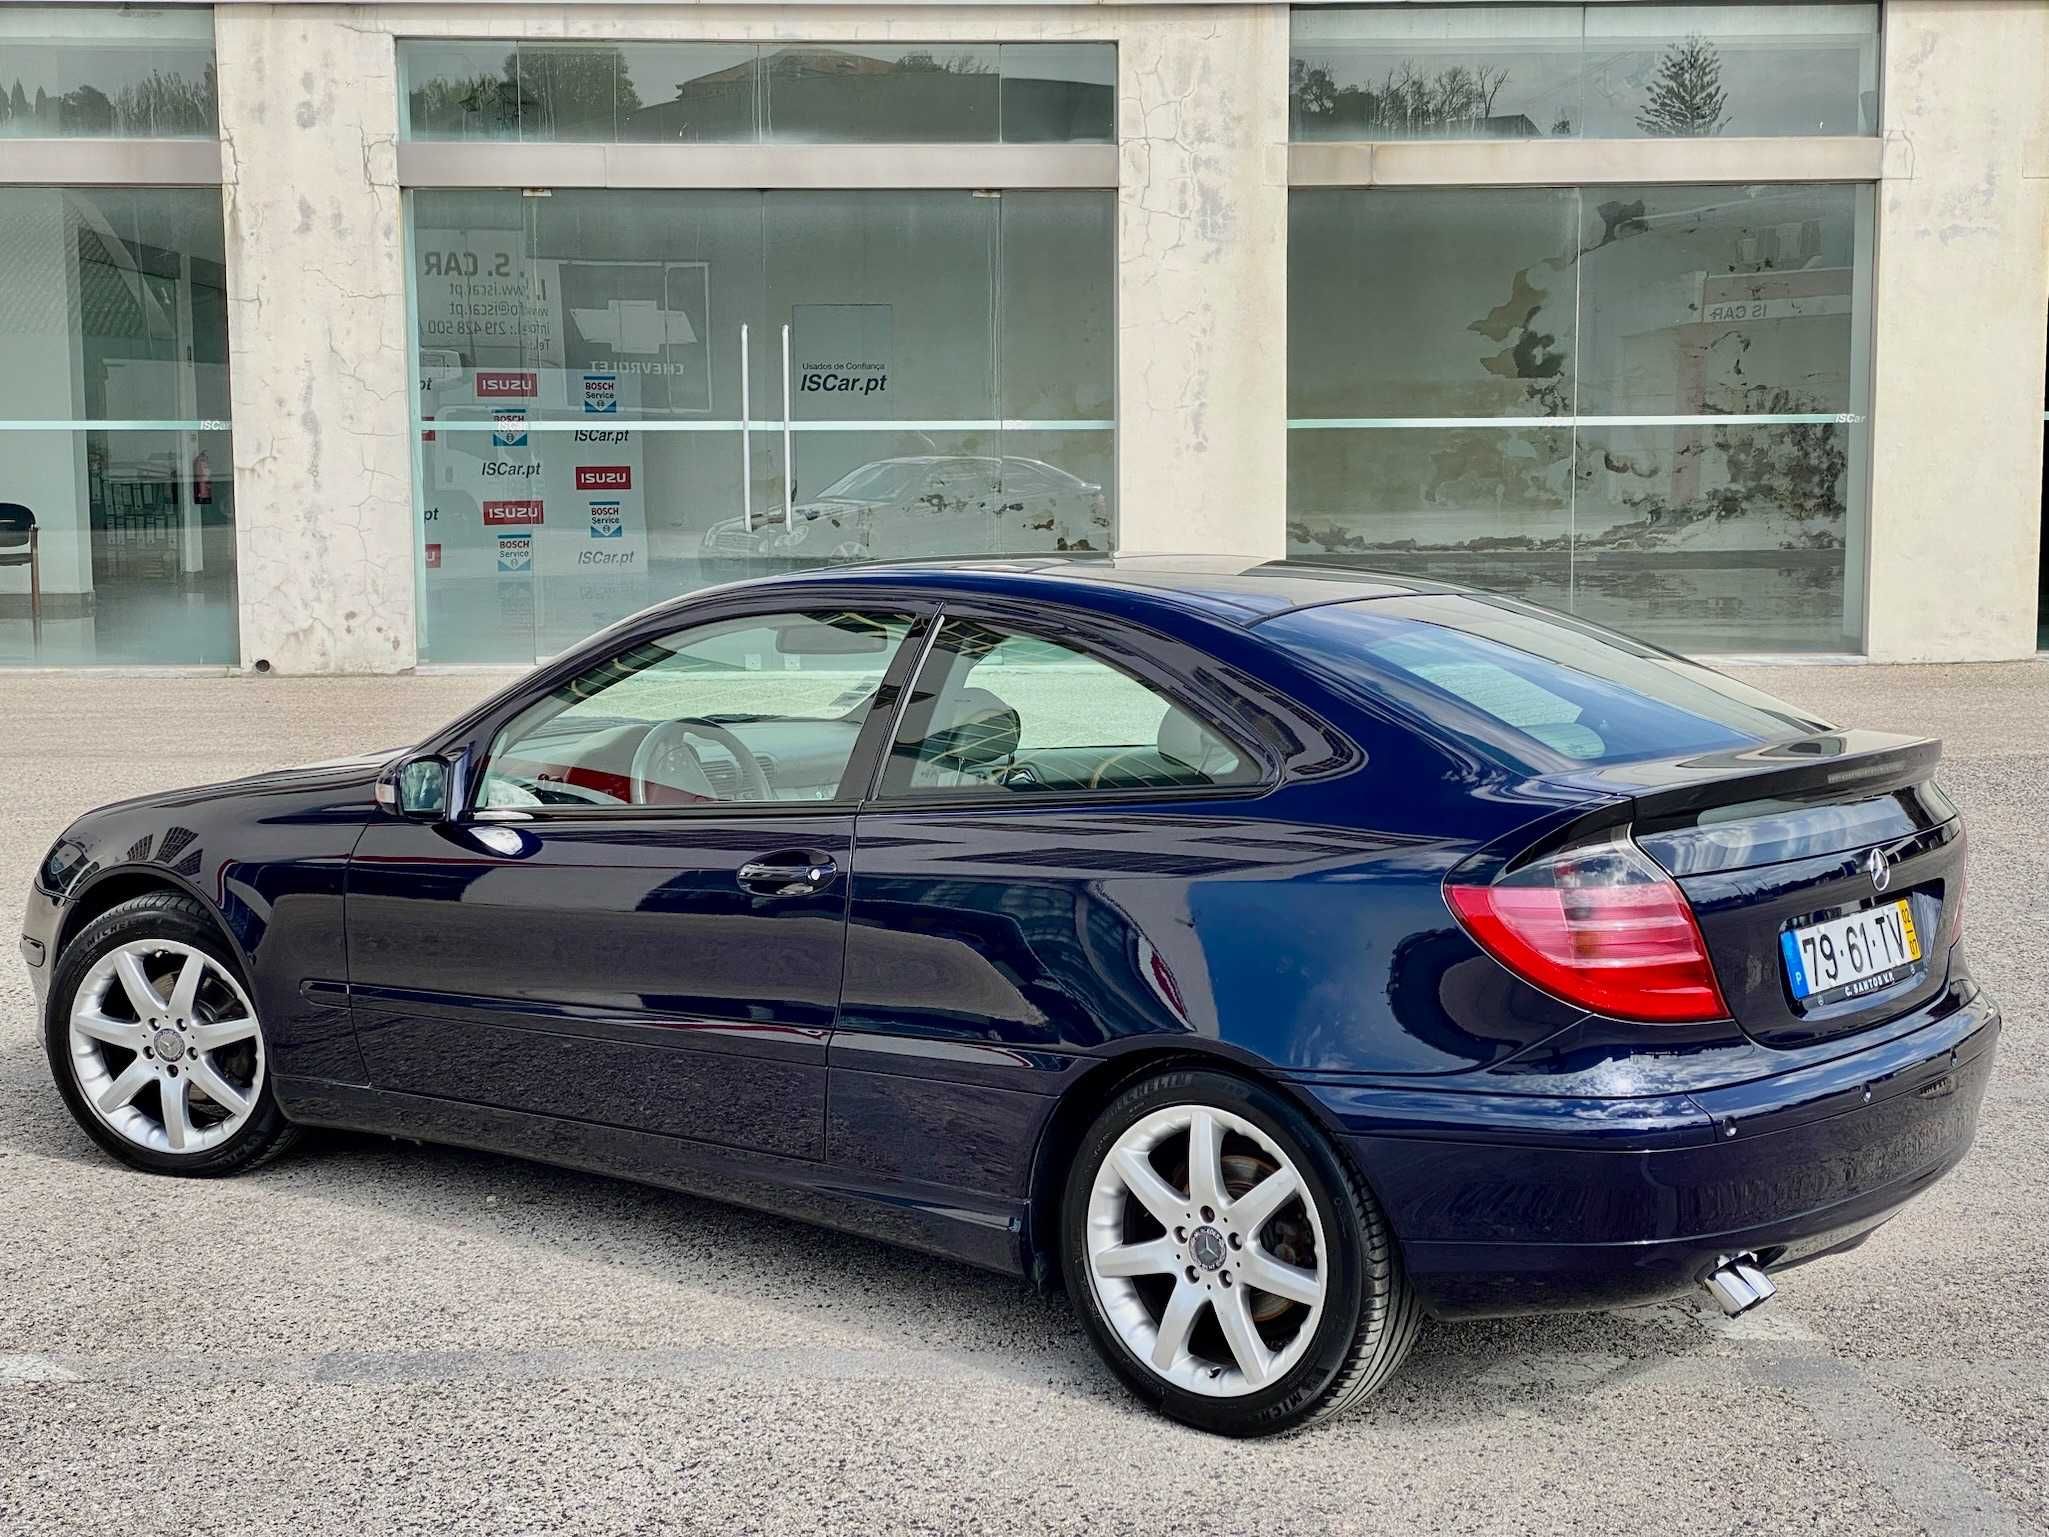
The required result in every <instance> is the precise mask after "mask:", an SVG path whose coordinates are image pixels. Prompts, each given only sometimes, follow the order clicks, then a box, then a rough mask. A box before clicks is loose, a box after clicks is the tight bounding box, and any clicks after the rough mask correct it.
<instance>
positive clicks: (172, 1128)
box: [44, 892, 289, 1174]
mask: <svg viewBox="0 0 2049 1537" xmlns="http://www.w3.org/2000/svg"><path fill="white" fill-rule="evenodd" d="M44 1042H45V1046H46V1047H47V1049H48V1052H49V1056H50V1064H51V1067H52V1068H53V1069H54V1070H55V1073H56V1077H57V1083H58V1087H59V1089H60V1090H61V1091H62V1093H63V1095H64V1099H65V1103H66V1104H67V1105H68V1106H69V1107H70V1109H71V1113H72V1115H73V1116H74V1117H75V1118H76V1119H77V1121H78V1123H79V1125H80V1126H82V1127H84V1128H85V1130H86V1132H87V1133H88V1134H90V1135H91V1136H92V1138H93V1140H94V1141H96V1142H98V1143H99V1144H100V1146H101V1147H103V1148H105V1149H106V1150H107V1151H108V1152H110V1153H113V1154H114V1155H115V1156H116V1157H118V1158H120V1159H122V1160H123V1161H124V1162H126V1163H130V1164H133V1165H135V1166H136V1167H138V1168H144V1169H150V1170H154V1171H157V1172H161V1173H190V1174H224V1173H229V1172H232V1171H234V1170H237V1169H242V1168H246V1167H248V1166H249V1165H250V1164H252V1163H254V1162H256V1161H257V1160H258V1159H260V1158H262V1157H264V1156H266V1155H267V1154H269V1153H271V1152H273V1151H276V1150H277V1149H278V1148H280V1147H281V1146H282V1145H283V1143H284V1140H285V1137H286V1134H287V1133H288V1131H289V1128H288V1127H287V1126H286V1124H285V1122H284V1118H283V1116H282V1115H280V1114H279V1112H278V1109H277V1104H276V1101H275V1099H274V1098H273V1097H272V1095H271V1092H270V1084H269V1079H268V1075H267V1073H266V1064H265V1056H264V1047H263V1033H262V1030H261V1029H260V1028H259V1026H258V1023H257V1018H256V1010H255V1008H254V1006H253V1005H252V1004H251V1003H250V1001H249V994H248V992H247V990H246V989H245V988H244V987H243V985H242V980H241V978H240V976H239V975H238V973H237V970H236V967H235V963H234V960H233V958H232V956H231V955H230V953H229V952H228V950H227V948H226V946H225V945H223V944H222V942H221V940H220V938H219V936H218V934H217V933H216V932H215V931H214V929H213V926H212V924H211V922H210V920H209V919H208V917H207V915H206V911H205V909H204V908H202V907H201V906H200V905H199V904H198V903H197V902H196V901H194V900H193V899H192V898H190V897H186V896H182V895H177V894H173V893H170V892H159V893H154V894H152V895H149V896H145V897H137V898H135V899H133V900H131V901H128V902H124V903H122V904H121V905H120V906H118V907H115V908H112V909H110V910H109V911H107V912H105V913H103V914H101V915H100V916H99V917H98V918H96V919H94V920H93V921H92V922H91V923H89V924H87V925H86V927H85V928H84V930H83V931H82V932H81V933H80V934H79V935H78V937H77V938H76V939H74V940H73V941H72V942H71V943H70V944H68V945H67V946H66V947H65V949H64V952H63V954H62V955H61V956H60V957H59V958H58V965H57V973H56V976H55V978H54V979H53V985H52V987H51V993H50V1004H49V1013H48V1017H47V1020H46V1024H45V1035H44Z"/></svg>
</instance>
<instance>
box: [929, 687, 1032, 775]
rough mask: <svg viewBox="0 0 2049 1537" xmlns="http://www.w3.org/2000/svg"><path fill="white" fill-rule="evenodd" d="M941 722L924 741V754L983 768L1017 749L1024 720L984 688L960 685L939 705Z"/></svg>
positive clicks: (957, 764) (1013, 753)
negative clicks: (958, 688)
mask: <svg viewBox="0 0 2049 1537" xmlns="http://www.w3.org/2000/svg"><path fill="white" fill-rule="evenodd" d="M939 719H940V720H941V721H942V722H943V724H942V725H940V726H939V727H938V728H937V729H936V730H934V731H933V732H932V733H931V734H930V735H929V736H928V737H927V738H926V742H925V756H926V757H928V758H930V759H933V760H935V761H943V762H945V763H948V764H951V765H952V766H953V767H955V768H964V769H972V768H984V767H987V766H988V765H989V764H992V763H1001V762H1002V761H1003V760H1004V759H1006V758H1009V757H1012V756H1013V755H1015V754H1016V752H1017V743H1018V738H1019V737H1020V736H1022V735H1023V732H1024V723H1023V722H1022V721H1021V720H1019V719H1018V714H1017V711H1015V710H1013V709H1012V708H1011V707H1010V706H1009V705H1007V704H1005V703H1004V702H1003V701H1002V700H1001V699H1000V698H998V697H997V696H996V695H994V694H992V693H990V692H989V690H987V689H986V688H964V689H962V690H960V692H958V693H957V694H954V695H953V696H952V697H951V698H949V699H947V700H945V701H944V702H943V703H942V704H941V705H940V707H939Z"/></svg>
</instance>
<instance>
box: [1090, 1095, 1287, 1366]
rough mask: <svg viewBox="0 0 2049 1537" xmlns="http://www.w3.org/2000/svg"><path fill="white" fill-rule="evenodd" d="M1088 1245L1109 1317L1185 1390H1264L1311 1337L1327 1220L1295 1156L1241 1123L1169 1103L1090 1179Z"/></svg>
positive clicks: (1125, 1137) (1138, 1125)
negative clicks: (1299, 1169)
mask: <svg viewBox="0 0 2049 1537" xmlns="http://www.w3.org/2000/svg"><path fill="white" fill-rule="evenodd" d="M1087 1233H1088V1237H1087V1247H1088V1271H1089V1278H1090V1281H1091V1283H1092V1284H1093V1286H1094V1289H1095V1294H1096V1300H1097V1301H1098V1303H1099V1304H1100V1305H1101V1307H1102V1310H1103V1313H1104V1316H1105V1317H1106V1318H1107V1319H1108V1320H1109V1323H1110V1325H1111V1327H1112V1328H1114V1329H1115V1330H1116V1331H1117V1333H1118V1334H1119V1335H1120V1336H1121V1337H1122V1339H1123V1341H1124V1344H1125V1345H1126V1347H1127V1348H1129V1350H1130V1351H1131V1353H1132V1355H1133V1356H1134V1357H1136V1358H1137V1359H1138V1360H1140V1361H1143V1362H1147V1363H1150V1365H1151V1367H1152V1370H1153V1371H1154V1372H1156V1373H1158V1374H1159V1375H1160V1376H1161V1377H1163V1378H1165V1379H1166V1380H1167V1381H1169V1382H1171V1383H1173V1384H1174V1385H1175V1386H1177V1387H1181V1388H1184V1389H1186V1390H1188V1391H1190V1392H1194V1393H1201V1394H1206V1395H1210V1396H1214V1397H1237V1396H1239V1395H1241V1394H1246V1393H1252V1392H1256V1391H1258V1390H1259V1389H1261V1388H1263V1387H1266V1386H1268V1385H1269V1384H1271V1383H1273V1382H1274V1381H1275V1380H1276V1379H1278V1378H1279V1377H1281V1376H1283V1375H1285V1374H1286V1373H1287V1372H1288V1371H1289V1369H1290V1368H1292V1367H1293V1366H1294V1365H1295V1363H1296V1362H1297V1361H1298V1360H1300V1358H1301V1356H1302V1352H1303V1351H1304V1350H1305V1349H1306V1348H1307V1346H1308V1344H1309V1341H1310V1340H1311V1338H1312V1337H1313V1336H1314V1335H1315V1333H1316V1326H1317V1322H1318V1320H1319V1318H1320V1317H1321V1316H1322V1311H1323V1305H1324V1286H1325V1271H1324V1265H1323V1256H1324V1255H1325V1254H1326V1252H1327V1250H1326V1248H1325V1244H1324V1234H1323V1225H1322V1219H1321V1217H1320V1216H1319V1214H1318V1212H1317V1210H1316V1203H1315V1201H1314V1199H1313V1198H1312V1197H1311V1195H1310V1193H1309V1191H1308V1189H1307V1187H1306V1186H1305V1185H1304V1183H1303V1180H1302V1176H1301V1174H1300V1172H1299V1171H1298V1170H1297V1169H1296V1168H1295V1165H1294V1164H1293V1163H1292V1162H1291V1161H1290V1160H1289V1158H1288V1156H1287V1154H1286V1153H1284V1152H1283V1151H1282V1150H1281V1148H1280V1146H1279V1144H1278V1143H1276V1142H1275V1141H1274V1139H1273V1138H1272V1137H1270V1136H1269V1135H1268V1134H1267V1133H1266V1132H1264V1131H1262V1130H1261V1129H1260V1128H1259V1127H1258V1126H1256V1125H1255V1124H1253V1122H1251V1121H1250V1120H1247V1119H1245V1118H1244V1117H1242V1116H1239V1115H1235V1114H1233V1113H1231V1112H1230V1111H1227V1110H1223V1109H1219V1108H1214V1107H1211V1106H1208V1105H1174V1106H1169V1107H1167V1108H1165V1109H1160V1110H1155V1111H1153V1112H1152V1113H1150V1114H1148V1115H1146V1116H1144V1117H1142V1118H1141V1119H1139V1120H1138V1121H1135V1122H1133V1123H1132V1125H1131V1126H1129V1127H1127V1128H1126V1129H1125V1131H1124V1132H1123V1134H1122V1135H1121V1136H1119V1137H1118V1138H1117V1139H1116V1141H1115V1142H1114V1143H1112V1144H1111V1146H1110V1149H1109V1151H1108V1153H1107V1154H1106V1155H1105V1156H1104V1157H1103V1159H1102V1161H1101V1163H1100V1165H1099V1166H1098V1168H1097V1170H1096V1175H1095V1181H1094V1184H1093V1186H1092V1188H1091V1190H1090V1193H1089V1204H1088V1229H1087Z"/></svg>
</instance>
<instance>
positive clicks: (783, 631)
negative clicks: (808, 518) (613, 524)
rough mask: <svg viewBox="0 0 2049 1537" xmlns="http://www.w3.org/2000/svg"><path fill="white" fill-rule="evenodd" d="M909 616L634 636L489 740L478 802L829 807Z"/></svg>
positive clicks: (811, 616)
mask: <svg viewBox="0 0 2049 1537" xmlns="http://www.w3.org/2000/svg"><path fill="white" fill-rule="evenodd" d="M910 627H911V618H910V616H909V615H907V614H855V613H845V612H838V611H834V612H821V613H791V614H769V615H753V616H750V617H748V618H745V619H732V620H725V621H722V622H719V623H714V624H706V625H698V626H695V627H693V628H691V629H687V630H680V631H678V632H676V633H675V634H673V635H666V636H663V637H661V638H660V639H657V640H649V641H642V642H640V643H638V644H636V645H633V646H630V647H628V648H627V649H626V650H624V651H622V652H619V653H617V654H616V655H613V656H610V657H607V658H606V659H605V660H604V661H602V662H598V663H596V664H595V665H593V666H591V667H589V668H586V669H585V670H584V671H583V672H580V673H578V674H577V675H576V676H574V677H572V678H569V679H567V680H565V681H564V682H562V683H560V684H558V685H557V686H556V687H555V688H554V689H552V690H550V692H549V693H548V695H547V697H546V698H544V699H542V700H540V701H538V702H537V703H535V704H532V705H530V706H528V707H527V708H526V709H525V710H523V711H521V712H520V713H519V714H518V715H516V716H514V717H513V719H512V720H511V721H509V722H508V723H507V724H506V725H505V727H504V728H503V729H502V730H500V731H499V733H498V735H497V736H496V737H495V738H494V739H493V740H492V743H491V754H490V758H489V761H488V762H487V763H486V765H485V770H484V780H483V785H482V787H481V790H480V792H479V796H478V801H477V804H478V807H479V808H480V809H481V808H492V807H557V808H575V807H583V808H606V807H639V806H658V807H676V806H695V805H716V804H718V803H721V802H729V801H739V802H762V801H826V800H832V799H834V798H836V797H837V795H838V793H839V786H840V780H841V779H842V777H843V776H844V775H845V773H846V769H847V764H848V762H849V761H850V760H851V759H852V757H853V755H854V744H855V742H856V741H857V740H858V739H859V737H860V734H861V723H862V721H863V720H864V719H865V718H866V717H867V713H868V708H869V705H870V704H871V702H872V701H873V700H874V697H875V692H876V690H877V689H878V688H879V687H880V686H881V683H882V677H883V674H884V672H885V671H886V670H887V669H888V667H889V663H890V659H891V658H892V657H894V656H895V655H896V652H897V648H898V647H899V646H900V645H901V644H902V643H903V639H904V636H905V634H906V633H907V632H908V631H909V629H910Z"/></svg>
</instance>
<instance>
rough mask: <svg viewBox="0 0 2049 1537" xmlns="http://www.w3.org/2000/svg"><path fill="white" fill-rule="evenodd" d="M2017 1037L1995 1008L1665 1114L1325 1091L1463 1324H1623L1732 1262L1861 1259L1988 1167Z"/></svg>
mask: <svg viewBox="0 0 2049 1537" xmlns="http://www.w3.org/2000/svg"><path fill="white" fill-rule="evenodd" d="M1999 1030H2000V1020H1999V1012H1998V1009H1997V1007H1996V1006H1995V1005H1994V1004H1993V1003H1992V1001H1991V1000H1990V999H1989V998H1988V997H1986V996H1985V995H1984V994H1982V993H1980V994H1978V995H1977V996H1976V997H1975V998H1973V999H1972V1000H1971V1001H1970V1002H1968V1003H1966V1004H1964V1005H1963V1006H1961V1007H1959V1008H1956V1009H1953V1010H1951V1011H1949V1012H1948V1013H1946V1014H1944V1015H1943V1016H1942V1017H1941V1018H1939V1019H1937V1020H1934V1021H1933V1022H1931V1023H1930V1024H1929V1025H1927V1026H1926V1027H1924V1028H1923V1029H1920V1030H1916V1031H1914V1032H1913V1033H1912V1034H1910V1035H1906V1036H1903V1037H1900V1038H1897V1039H1894V1040H1891V1041H1888V1042H1886V1043H1884V1044H1882V1045H1879V1046H1875V1047H1872V1048H1870V1049H1868V1050H1865V1051H1861V1052H1854V1053H1851V1054H1849V1055H1847V1056H1844V1057H1839V1058H1837V1059H1835V1060H1833V1061H1830V1062H1825V1063H1821V1064H1818V1065H1815V1066H1811V1067H1806V1068H1802V1069H1800V1070H1798V1071H1795V1072H1789V1073H1785V1074H1782V1075H1780V1076H1777V1077H1772V1078H1763V1079H1757V1080H1754V1081H1752V1082H1749V1083H1742V1084H1736V1085H1733V1086H1731V1087H1728V1088H1723V1089H1715V1090H1709V1091H1703V1092H1695V1093H1692V1094H1677V1095H1671V1096H1667V1097H1663V1098H1657V1099H1614V1100H1596V1099H1574V1100H1564V1099H1546V1098H1543V1097H1541V1096H1533V1095H1499V1094H1458V1093H1448V1092H1430V1091H1417V1090H1413V1089H1410V1090H1389V1089H1386V1088H1376V1089H1363V1088H1338V1087H1334V1086H1318V1087H1315V1088H1312V1089H1311V1092H1312V1093H1314V1094H1315V1095H1316V1097H1317V1098H1318V1099H1319V1100H1321V1101H1322V1102H1323V1103H1324V1106H1325V1108H1326V1109H1327V1110H1328V1111H1330V1112H1331V1113H1332V1115H1333V1116H1334V1118H1335V1119H1336V1120H1337V1122H1338V1123H1339V1124H1340V1125H1341V1126H1343V1127H1345V1128H1347V1129H1349V1130H1351V1131H1352V1132H1353V1135H1351V1137H1350V1138H1349V1141H1350V1145H1351V1147H1352V1149H1353V1151H1354V1153H1355V1154H1356V1156H1357V1158H1358V1161H1359V1164H1360V1167H1361V1168H1362V1169H1363V1170H1364V1171H1365V1173H1366V1175H1367V1178H1368V1179H1369V1180H1370V1181H1371V1182H1372V1185H1373V1187H1374V1189H1375V1191H1376V1192H1377V1193H1378V1194H1379V1196H1380V1198H1381V1200H1382V1202H1383V1204H1384V1205H1385V1206H1386V1209H1387V1214H1388V1218H1389V1220H1390V1222H1391V1223H1392V1224H1393V1226H1394V1230H1395V1233H1396V1235H1397V1236H1398V1237H1399V1238H1400V1240H1401V1247H1402V1256H1403V1260H1404V1263H1405V1266H1406V1269H1407V1271H1408V1274H1409V1277H1410V1279H1411V1281H1412V1282H1413V1283H1414V1284H1415V1285H1416V1286H1417V1288H1418V1290H1419V1291H1420V1292H1421V1293H1422V1296H1423V1300H1424V1303H1425V1305H1426V1306H1427V1307H1428V1308H1429V1309H1430V1311H1431V1312H1432V1313H1433V1314H1434V1315H1436V1316H1438V1317H1444V1318H1463V1317H1484V1316H1489V1315H1497V1314H1512V1313H1528V1312H1543V1311H1550V1310H1554V1309H1584V1308H1609V1307H1621V1306H1628V1305H1631V1304H1634V1303H1640V1302H1650V1301H1656V1300H1658V1299H1660V1298H1665V1297H1671V1296H1677V1295H1680V1294H1683V1293H1685V1292H1687V1291H1689V1290H1691V1289H1692V1288H1693V1287H1694V1286H1696V1285H1697V1284H1699V1282H1700V1281H1701V1279H1702V1278H1703V1277H1704V1276H1705V1275H1706V1274H1707V1273H1708V1272H1709V1271H1710V1270H1712V1269H1714V1268H1715V1266H1716V1265H1718V1264H1719V1263H1720V1262H1721V1261H1722V1260H1723V1259H1725V1258H1727V1257H1729V1256H1732V1255H1736V1254H1742V1253H1753V1254H1756V1255H1757V1256H1758V1257H1759V1259H1760V1260H1761V1262H1762V1263H1763V1264H1764V1266H1765V1268H1767V1269H1784V1268H1786V1267H1787V1266H1789V1265H1795V1264H1799V1263H1801V1262H1803V1261H1805V1260H1809V1259H1814V1258H1817V1257H1819V1256H1820V1255H1822V1254H1824V1253H1828V1252H1830V1251H1832V1250H1836V1249H1842V1248H1847V1247H1850V1246H1852V1245H1854V1244H1856V1243H1858V1242H1861V1241H1862V1239H1863V1238H1864V1237H1865V1236H1866V1235H1868V1234H1869V1233H1870V1231H1871V1230H1872V1229H1873V1228H1875V1227H1877V1226H1878V1225H1879V1224H1880V1223H1882V1222H1884V1221H1885V1220H1886V1219H1887V1218H1888V1217H1890V1216H1892V1215H1893V1213H1894V1212H1896V1211H1897V1210H1898V1209H1899V1207H1900V1206H1901V1205H1902V1204H1903V1203H1904V1202H1906V1201H1907V1200H1909V1199H1911V1198H1912V1197H1913V1196H1915V1195H1918V1194H1919V1193H1920V1192H1921V1191H1923V1190H1925V1189H1927V1188H1928V1186H1930V1185H1931V1184H1933V1183H1934V1182H1935V1181H1936V1180H1938V1179H1940V1178H1941V1177H1942V1176H1943V1175H1944V1174H1946V1173H1948V1172H1949V1171H1950V1170H1951V1169H1952V1168H1954V1167H1955V1166H1956V1165H1957V1163H1958V1162H1959V1161H1960V1160H1961V1159H1962V1158H1963V1156H1964V1154H1965V1153H1966V1152H1967V1151H1969V1149H1970V1145H1971V1140H1972V1138H1973V1136H1974V1135H1975V1134H1976V1131H1977V1124H1978V1109H1979V1105H1980V1102H1981V1101H1982V1100H1983V1098H1984V1093H1985V1085H1986V1082H1987V1080H1988V1078H1989V1077H1990V1075H1991V1071H1992V1062H1993V1056H1994V1051H1995V1047H1996V1044H1997V1040H1998V1036H1999Z"/></svg>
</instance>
